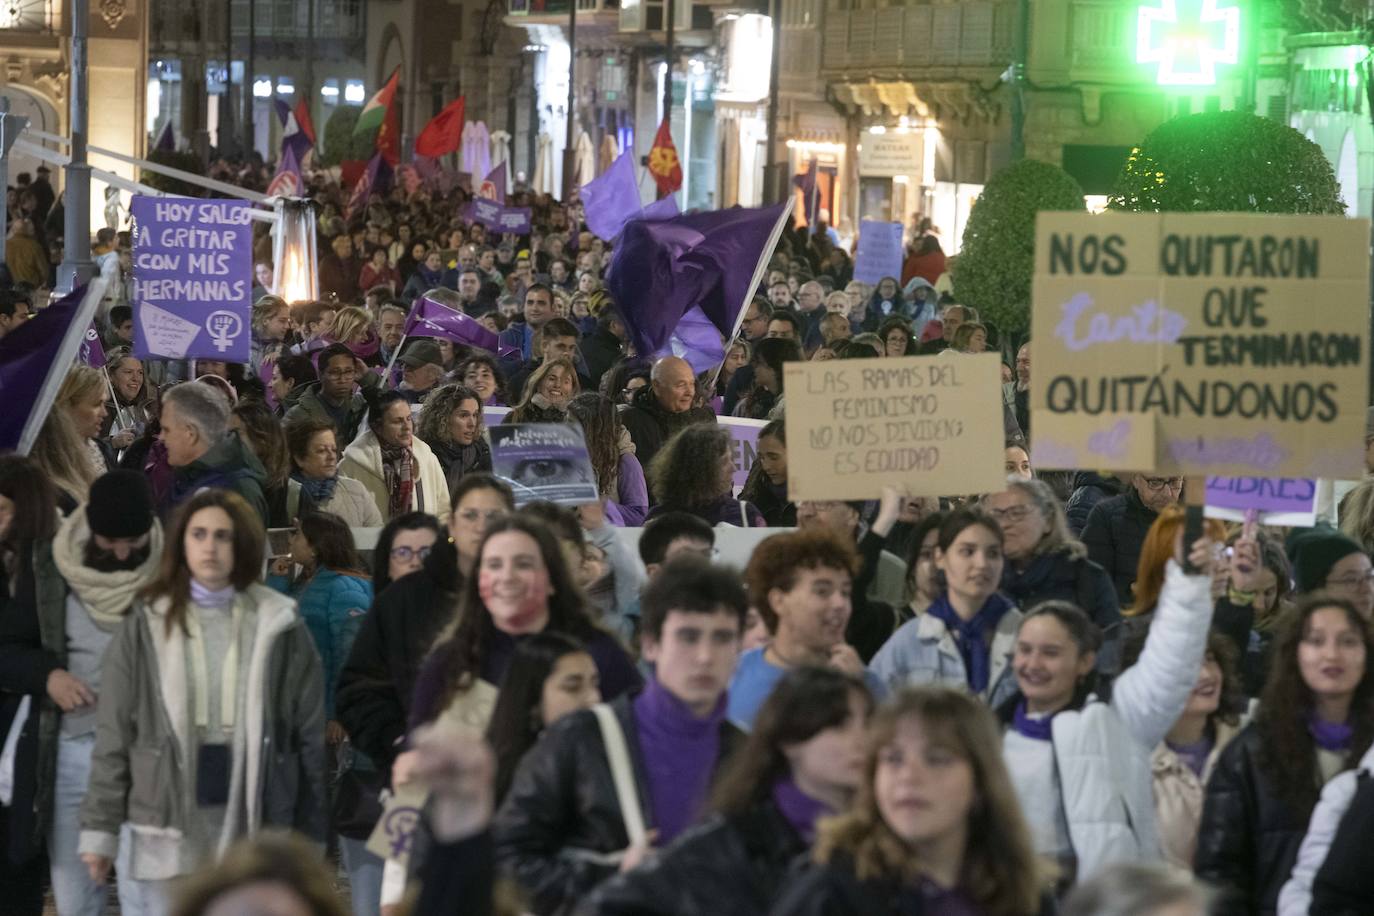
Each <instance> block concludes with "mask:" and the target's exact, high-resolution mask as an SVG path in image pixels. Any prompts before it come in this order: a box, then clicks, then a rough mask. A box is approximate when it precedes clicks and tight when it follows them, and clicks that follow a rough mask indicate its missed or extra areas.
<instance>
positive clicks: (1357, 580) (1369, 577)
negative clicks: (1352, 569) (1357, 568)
mask: <svg viewBox="0 0 1374 916" xmlns="http://www.w3.org/2000/svg"><path fill="white" fill-rule="evenodd" d="M1360 586H1370V587H1374V569H1371V570H1370V571H1369V572H1367V573H1364V574H1363V575H1356V576H1343V577H1341V578H1340V579H1327V580H1326V587H1327V588H1343V589H1356V588H1359V587H1360Z"/></svg>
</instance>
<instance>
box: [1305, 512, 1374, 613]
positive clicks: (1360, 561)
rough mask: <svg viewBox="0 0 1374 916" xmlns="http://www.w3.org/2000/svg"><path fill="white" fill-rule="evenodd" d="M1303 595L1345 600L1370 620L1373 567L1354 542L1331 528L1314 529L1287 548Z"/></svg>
mask: <svg viewBox="0 0 1374 916" xmlns="http://www.w3.org/2000/svg"><path fill="white" fill-rule="evenodd" d="M1288 555H1289V558H1290V559H1291V560H1292V562H1293V581H1294V584H1295V585H1296V591H1297V593H1298V594H1300V595H1305V594H1308V593H1311V592H1317V591H1324V592H1326V593H1327V594H1329V595H1332V596H1334V597H1336V598H1344V599H1345V600H1346V601H1349V602H1350V603H1351V604H1353V605H1355V609H1356V610H1357V611H1359V612H1360V613H1361V614H1362V615H1364V617H1365V619H1366V620H1368V619H1369V618H1370V617H1371V615H1374V564H1371V563H1370V562H1369V557H1368V556H1367V555H1366V554H1365V552H1364V550H1363V549H1362V548H1361V547H1360V545H1359V544H1357V543H1356V542H1355V541H1353V540H1351V539H1350V538H1348V537H1346V536H1345V535H1344V534H1341V533H1340V532H1338V531H1333V530H1331V529H1330V528H1314V529H1312V530H1311V531H1308V532H1306V533H1304V534H1301V535H1298V536H1297V537H1295V538H1294V539H1293V542H1292V544H1291V545H1290V546H1289V548H1288Z"/></svg>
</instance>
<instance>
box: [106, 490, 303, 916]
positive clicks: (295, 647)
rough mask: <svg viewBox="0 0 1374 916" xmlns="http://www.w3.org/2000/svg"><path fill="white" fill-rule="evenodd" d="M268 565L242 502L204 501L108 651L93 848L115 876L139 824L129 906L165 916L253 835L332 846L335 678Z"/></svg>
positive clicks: (176, 524)
mask: <svg viewBox="0 0 1374 916" xmlns="http://www.w3.org/2000/svg"><path fill="white" fill-rule="evenodd" d="M262 561H263V530H262V523H261V520H260V519H259V518H258V517H257V516H256V514H255V513H254V511H253V510H252V509H251V508H250V507H249V505H248V503H247V502H245V501H244V500H243V498H242V497H241V496H239V495H237V494H235V493H231V492H228V491H225V490H220V489H213V488H212V489H206V490H202V491H200V492H198V493H195V494H193V495H192V496H191V498H190V499H188V500H187V501H186V502H185V503H184V504H183V505H182V506H181V507H180V508H179V509H178V511H177V514H176V516H175V519H174V521H173V522H172V524H171V526H170V530H169V533H168V537H167V547H166V550H165V551H164V553H163V558H162V565H161V567H160V569H159V571H158V575H157V577H156V578H155V579H154V580H153V582H152V584H151V585H149V586H148V587H147V589H145V591H144V592H143V594H142V596H141V600H140V601H139V602H138V603H137V604H136V605H135V607H134V610H133V611H132V612H131V613H130V614H129V616H128V617H127V618H126V619H125V622H124V624H123V625H122V626H121V628H120V630H119V632H118V633H117V634H116V635H115V638H114V641H113V642H112V643H110V646H109V649H108V650H107V651H106V654H105V661H104V673H103V675H102V679H101V695H100V705H99V713H98V715H99V727H98V729H97V732H96V744H95V752H94V754H93V756H92V759H91V780H90V788H89V790H88V792H87V794H86V800H85V802H84V803H83V805H82V808H81V828H82V832H81V842H80V845H79V850H80V852H81V858H82V860H83V861H85V862H86V864H87V867H88V868H89V869H90V873H91V877H92V878H93V879H94V880H97V881H100V880H104V878H105V877H106V876H107V875H108V873H109V869H110V865H111V863H112V861H113V859H114V854H115V850H116V849H117V848H118V847H120V846H121V845H123V844H122V843H121V840H120V828H121V827H122V826H125V825H127V827H126V834H125V837H126V841H127V843H128V849H127V851H126V852H125V853H124V855H125V856H126V857H127V866H128V867H127V868H121V871H120V884H121V888H120V890H121V898H122V899H123V900H125V901H130V900H131V899H137V900H141V901H142V905H141V906H138V905H137V904H134V903H129V904H126V905H122V907H121V908H122V909H123V910H124V911H125V912H145V913H159V912H162V911H163V908H164V907H165V905H166V900H167V896H168V893H169V891H170V882H171V881H172V880H173V879H175V878H177V877H180V876H182V875H186V874H189V873H191V872H193V871H195V870H197V869H199V868H201V867H203V866H204V865H205V864H207V863H209V862H211V861H213V860H214V859H215V858H216V857H217V856H218V855H219V854H221V853H222V852H223V851H224V850H225V849H226V848H227V847H228V846H229V844H230V843H232V842H233V841H234V840H235V839H237V838H238V837H240V836H244V835H249V834H254V833H257V832H258V831H259V830H261V829H264V828H266V827H271V826H277V827H283V828H287V829H294V830H298V831H300V832H302V833H305V834H306V835H308V836H310V837H311V838H313V839H315V840H316V841H318V842H323V841H324V835H325V820H326V819H325V811H324V807H323V799H324V769H325V766H324V726H325V717H324V674H323V672H322V671H321V669H320V661H319V655H318V654H317V653H316V651H315V648H314V646H313V645H312V644H311V639H310V634H309V632H308V630H307V628H306V625H305V621H304V620H302V619H301V617H300V616H299V615H298V614H297V613H296V606H295V603H294V602H292V601H290V600H289V599H287V598H285V597H283V596H282V595H280V594H278V593H277V592H275V591H273V590H271V589H269V588H267V587H265V586H262V585H259V584H257V579H258V575H259V573H260V572H261V570H262ZM268 748H271V751H270V752H269V750H268ZM121 862H122V863H124V862H125V860H124V859H122V860H121ZM126 883H128V884H129V885H130V887H129V891H130V893H132V894H133V895H135V896H134V898H130V896H129V894H126V893H125V884H126Z"/></svg>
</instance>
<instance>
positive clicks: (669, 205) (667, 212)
mask: <svg viewBox="0 0 1374 916" xmlns="http://www.w3.org/2000/svg"><path fill="white" fill-rule="evenodd" d="M681 212H682V210H681V209H680V208H679V207H678V205H677V195H676V194H669V195H667V196H665V197H660V198H659V199H658V200H655V201H653V202H652V203H649V204H645V206H644V211H643V212H642V213H641V214H640V219H672V218H673V217H674V216H677V215H678V214H680V213H681Z"/></svg>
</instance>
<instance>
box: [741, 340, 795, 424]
mask: <svg viewBox="0 0 1374 916" xmlns="http://www.w3.org/2000/svg"><path fill="white" fill-rule="evenodd" d="M804 358H805V356H804V354H803V353H802V348H801V344H800V343H798V342H797V341H795V340H788V339H786V338H783V337H768V338H765V339H763V340H760V341H759V342H758V343H757V344H755V346H754V355H753V357H751V359H750V361H749V366H750V368H751V369H752V370H753V373H754V388H753V390H752V391H751V392H749V394H748V395H746V396H745V397H743V398H741V399H740V402H739V404H737V405H736V406H735V416H737V417H752V418H753V419H755V420H776V419H779V418H780V417H781V416H782V412H783V410H784V408H785V403H786V402H785V401H784V398H785V396H786V392H785V386H784V383H783V381H784V378H783V377H784V375H785V373H784V371H783V367H784V366H785V365H787V364H788V363H796V362H801V361H802V360H803V359H804Z"/></svg>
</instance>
